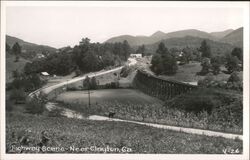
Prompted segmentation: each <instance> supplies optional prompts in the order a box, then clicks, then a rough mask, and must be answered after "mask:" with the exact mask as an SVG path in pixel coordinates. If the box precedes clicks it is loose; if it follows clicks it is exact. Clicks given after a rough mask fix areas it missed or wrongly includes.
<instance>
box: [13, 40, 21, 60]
mask: <svg viewBox="0 0 250 160" xmlns="http://www.w3.org/2000/svg"><path fill="white" fill-rule="evenodd" d="M12 51H13V53H14V54H15V55H16V60H15V62H18V61H19V55H20V54H21V46H20V45H19V44H18V43H17V42H16V43H15V44H14V45H13V47H12Z"/></svg>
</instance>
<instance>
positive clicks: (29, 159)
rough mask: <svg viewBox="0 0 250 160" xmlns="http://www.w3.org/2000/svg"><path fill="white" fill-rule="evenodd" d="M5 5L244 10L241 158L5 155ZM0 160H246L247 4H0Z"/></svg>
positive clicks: (247, 119) (2, 2)
mask: <svg viewBox="0 0 250 160" xmlns="http://www.w3.org/2000/svg"><path fill="white" fill-rule="evenodd" d="M7 6H79V7H179V8H180V7H195V8H218V7H240V8H242V9H243V10H244V26H243V27H244V49H243V51H244V53H245V54H244V73H243V77H244V80H243V83H244V92H243V99H244V102H243V104H244V108H243V113H244V124H243V125H244V126H243V127H244V128H243V129H244V130H243V154H242V155H206V154H199V155H195V154H185V155H183V154H5V33H6V26H5V21H6V17H5V15H6V12H5V11H6V7H7ZM0 57H1V63H0V64H1V68H0V69H1V70H0V71H1V79H0V87H1V90H0V91H1V92H0V94H1V96H0V103H1V113H0V114H1V121H0V122H1V123H0V124H1V139H0V142H1V157H0V159H1V160H8V159H12V160H13V159H18V160H33V159H38V160H39V159H42V160H48V159H67V160H71V159H72V160H73V159H74V160H75V159H102V160H110V159H112V158H116V159H117V158H119V159H120V160H125V159H135V158H136V159H167V158H168V159H185V160H189V159H197V158H198V159H241V160H243V159H244V160H247V159H249V2H185V1H179V2H178V1H177V2H173V1H172V2H164V1H158V2H153V1H151V2H149V1H120V2H117V1H112V2H110V1H83V2H79V1H47V2H44V1H43V2H42V1H1V55H0Z"/></svg>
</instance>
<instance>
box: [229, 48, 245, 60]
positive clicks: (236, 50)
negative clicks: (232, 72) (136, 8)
mask: <svg viewBox="0 0 250 160" xmlns="http://www.w3.org/2000/svg"><path fill="white" fill-rule="evenodd" d="M231 55H232V56H236V57H237V58H238V59H239V60H240V61H241V62H242V61H243V54H242V49H241V48H237V47H236V48H234V49H233V50H232V52H231Z"/></svg>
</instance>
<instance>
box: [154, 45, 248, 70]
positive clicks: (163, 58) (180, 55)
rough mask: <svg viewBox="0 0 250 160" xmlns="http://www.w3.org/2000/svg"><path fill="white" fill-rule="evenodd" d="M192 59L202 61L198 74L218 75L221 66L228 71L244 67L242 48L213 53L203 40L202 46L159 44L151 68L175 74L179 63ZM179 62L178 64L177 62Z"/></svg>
mask: <svg viewBox="0 0 250 160" xmlns="http://www.w3.org/2000/svg"><path fill="white" fill-rule="evenodd" d="M190 61H198V62H200V63H201V66H202V69H201V71H200V72H198V73H197V74H198V75H206V74H208V73H213V74H214V75H217V74H219V73H220V72H221V66H223V65H224V66H225V67H226V69H227V73H228V74H231V73H233V72H234V71H241V70H242V69H243V68H242V66H243V53H242V49H241V48H238V47H236V48H234V49H233V50H232V51H231V53H228V54H226V55H220V56H218V55H213V54H212V52H211V47H210V45H209V44H208V43H207V42H206V40H203V41H202V42H201V46H200V48H196V49H193V48H189V47H185V48H183V49H177V48H171V49H168V48H167V47H166V46H165V45H164V43H163V42H161V43H160V44H159V45H158V49H157V50H156V54H154V55H153V57H152V60H151V64H152V65H151V70H152V71H153V72H154V73H155V74H157V75H158V74H165V75H174V74H175V73H176V72H177V70H178V64H179V65H183V64H186V63H189V62H190ZM177 62H178V64H177Z"/></svg>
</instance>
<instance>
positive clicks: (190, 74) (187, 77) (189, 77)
mask: <svg viewBox="0 0 250 160" xmlns="http://www.w3.org/2000/svg"><path fill="white" fill-rule="evenodd" d="M201 69H202V67H201V65H200V63H199V62H190V63H189V64H184V65H181V66H178V70H177V73H176V74H175V75H173V76H166V75H161V76H160V77H162V78H165V79H170V80H177V81H182V82H198V81H199V80H202V79H204V77H205V76H200V75H197V73H198V72H200V71H201ZM221 69H222V70H226V69H225V68H224V67H221ZM229 77H230V74H225V73H222V72H221V73H220V74H218V75H216V76H214V78H215V80H218V81H227V80H228V78H229Z"/></svg>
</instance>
